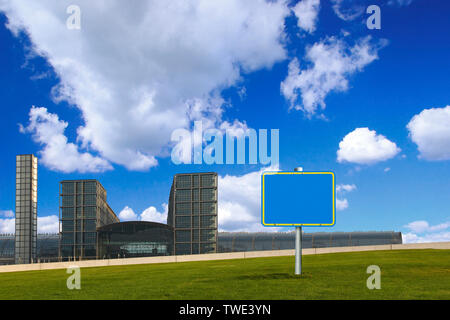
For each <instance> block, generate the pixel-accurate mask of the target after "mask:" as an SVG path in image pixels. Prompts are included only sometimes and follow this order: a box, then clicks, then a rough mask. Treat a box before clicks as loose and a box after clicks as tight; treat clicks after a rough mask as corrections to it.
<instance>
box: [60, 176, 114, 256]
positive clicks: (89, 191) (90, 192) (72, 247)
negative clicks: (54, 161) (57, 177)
mask: <svg viewBox="0 0 450 320" xmlns="http://www.w3.org/2000/svg"><path fill="white" fill-rule="evenodd" d="M59 219H60V222H61V224H60V228H61V229H60V233H61V241H60V255H61V257H62V258H63V260H64V259H67V258H69V259H77V260H78V259H95V258H97V257H98V256H97V228H99V227H101V226H104V225H108V224H111V223H117V222H119V219H118V218H117V216H116V214H115V213H114V211H113V210H112V209H111V208H110V207H109V205H108V203H107V202H106V190H105V189H104V188H103V186H102V185H101V184H100V182H98V181H97V180H70V181H62V182H61V183H60V210H59Z"/></svg>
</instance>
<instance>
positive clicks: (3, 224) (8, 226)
mask: <svg viewBox="0 0 450 320" xmlns="http://www.w3.org/2000/svg"><path fill="white" fill-rule="evenodd" d="M15 221H16V220H15V219H14V218H13V219H0V233H14V232H15V230H16V224H15Z"/></svg>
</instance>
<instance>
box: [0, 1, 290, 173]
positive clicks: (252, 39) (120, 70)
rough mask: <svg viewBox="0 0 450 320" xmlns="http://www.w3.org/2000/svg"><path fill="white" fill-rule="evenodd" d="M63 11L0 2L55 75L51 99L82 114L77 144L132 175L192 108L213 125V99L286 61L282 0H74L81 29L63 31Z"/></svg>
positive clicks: (57, 5)
mask: <svg viewBox="0 0 450 320" xmlns="http://www.w3.org/2000/svg"><path fill="white" fill-rule="evenodd" d="M130 2H131V3H130ZM70 4H72V2H71V1H68V0H63V1H51V0H42V1H34V0H28V1H24V0H23V1H13V0H10V1H7V0H4V1H1V2H0V10H2V11H4V12H5V13H6V15H7V18H8V27H9V28H10V29H11V31H12V32H14V33H15V34H18V32H19V31H25V32H26V33H27V34H28V35H29V37H30V40H31V42H32V46H31V48H32V49H31V50H32V51H33V53H36V54H39V55H41V56H44V57H45V58H46V59H47V61H48V63H49V64H50V65H51V66H52V67H53V68H54V71H55V73H56V74H57V76H58V78H59V79H60V84H59V86H57V87H55V88H54V90H53V93H54V99H55V100H56V101H59V100H67V101H69V102H70V103H72V104H74V105H75V106H76V107H77V108H78V109H79V110H80V112H81V114H82V120H83V125H82V126H80V127H79V128H78V130H77V135H78V138H77V139H78V140H77V141H79V142H81V143H82V144H83V147H89V150H92V151H96V152H98V154H99V155H100V156H101V157H102V159H106V160H108V161H110V162H112V163H117V164H121V165H123V166H125V167H127V168H128V169H130V170H146V169H148V168H150V167H152V166H154V165H156V164H157V160H156V157H160V156H161V157H162V156H166V155H167V148H168V147H169V146H170V136H171V133H172V131H173V130H174V129H177V128H189V126H190V123H191V121H192V120H193V117H194V115H193V114H191V111H192V110H191V107H192V106H193V105H194V104H196V102H197V101H202V102H203V104H202V107H201V109H199V110H196V112H197V116H196V117H197V118H198V117H199V115H200V116H201V117H203V118H205V119H208V120H210V121H211V122H213V123H215V124H216V126H218V125H220V122H221V121H222V113H223V103H224V102H223V99H221V96H220V91H221V90H223V89H225V88H228V87H230V86H234V85H238V84H239V81H240V80H241V72H244V73H248V72H252V71H255V70H259V69H261V68H270V67H272V66H273V64H274V63H276V62H278V61H281V60H283V59H285V56H286V52H285V49H284V39H285V34H284V20H285V17H287V16H288V15H289V14H290V9H289V8H288V6H287V4H286V2H285V1H284V0H280V1H265V0H215V1H210V0H200V1H196V0H190V1H186V0H174V1H170V4H167V3H166V2H165V1H158V0H153V1H135V0H132V1H128V2H124V1H120V0H111V1H108V2H103V1H90V0H79V1H77V5H78V6H79V7H80V8H81V30H68V29H67V28H66V19H67V18H68V15H67V14H66V8H67V7H68V5H70Z"/></svg>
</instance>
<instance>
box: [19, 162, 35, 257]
mask: <svg viewBox="0 0 450 320" xmlns="http://www.w3.org/2000/svg"><path fill="white" fill-rule="evenodd" d="M36 238H37V158H36V157H35V156H34V155H32V154H26V155H18V156H16V234H15V239H16V240H15V254H14V255H15V258H14V260H15V263H16V264H22V263H32V262H33V260H35V259H36Z"/></svg>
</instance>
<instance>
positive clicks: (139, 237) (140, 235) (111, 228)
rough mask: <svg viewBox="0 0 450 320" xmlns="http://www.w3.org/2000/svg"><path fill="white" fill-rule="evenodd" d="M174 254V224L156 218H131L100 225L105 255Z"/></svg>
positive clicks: (101, 255) (102, 255)
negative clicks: (139, 219) (159, 221)
mask: <svg viewBox="0 0 450 320" xmlns="http://www.w3.org/2000/svg"><path fill="white" fill-rule="evenodd" d="M172 254H173V228H172V227H170V226H168V225H165V224H161V223H156V222H145V221H130V222H121V223H114V224H111V225H107V226H103V227H101V228H99V229H98V256H99V258H101V259H114V258H133V257H152V256H169V255H172Z"/></svg>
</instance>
